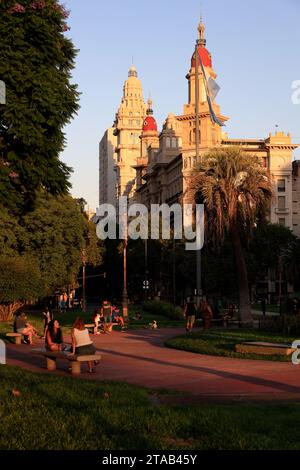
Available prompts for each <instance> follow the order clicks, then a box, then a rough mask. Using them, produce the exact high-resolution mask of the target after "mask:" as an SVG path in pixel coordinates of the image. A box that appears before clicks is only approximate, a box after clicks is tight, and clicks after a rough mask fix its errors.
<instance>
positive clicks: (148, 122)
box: [143, 116, 157, 132]
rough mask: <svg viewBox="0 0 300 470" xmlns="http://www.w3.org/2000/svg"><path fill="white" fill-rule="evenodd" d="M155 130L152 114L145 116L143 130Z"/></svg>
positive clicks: (155, 125)
mask: <svg viewBox="0 0 300 470" xmlns="http://www.w3.org/2000/svg"><path fill="white" fill-rule="evenodd" d="M149 131H153V132H157V124H156V121H155V119H154V117H153V116H147V117H145V119H144V123H143V132H149Z"/></svg>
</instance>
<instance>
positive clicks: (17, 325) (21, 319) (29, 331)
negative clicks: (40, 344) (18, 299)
mask: <svg viewBox="0 0 300 470" xmlns="http://www.w3.org/2000/svg"><path fill="white" fill-rule="evenodd" d="M14 332H15V333H20V334H21V335H24V337H26V338H28V341H29V344H33V341H32V338H33V336H35V337H36V338H40V337H41V336H40V335H39V334H38V332H37V331H36V329H35V328H34V326H32V325H31V324H30V323H29V322H28V321H27V317H26V315H25V312H23V311H21V312H19V313H18V314H17V316H16V319H15V321H14Z"/></svg>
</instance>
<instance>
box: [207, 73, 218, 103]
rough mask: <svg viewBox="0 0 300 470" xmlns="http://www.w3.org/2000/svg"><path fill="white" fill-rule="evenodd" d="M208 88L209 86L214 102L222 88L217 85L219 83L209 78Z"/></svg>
mask: <svg viewBox="0 0 300 470" xmlns="http://www.w3.org/2000/svg"><path fill="white" fill-rule="evenodd" d="M207 86H208V90H209V94H210V96H211V98H212V99H213V100H214V99H215V98H216V96H217V94H218V93H219V91H220V87H219V85H218V84H217V82H216V81H215V80H213V79H212V78H211V77H209V79H208V82H207Z"/></svg>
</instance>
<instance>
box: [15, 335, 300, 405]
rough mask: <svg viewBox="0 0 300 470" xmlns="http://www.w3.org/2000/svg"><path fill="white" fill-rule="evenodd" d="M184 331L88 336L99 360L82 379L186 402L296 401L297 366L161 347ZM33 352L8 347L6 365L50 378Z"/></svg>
mask: <svg viewBox="0 0 300 470" xmlns="http://www.w3.org/2000/svg"><path fill="white" fill-rule="evenodd" d="M182 333H183V330H182V329H171V328H167V329H159V330H157V331H151V330H133V331H128V332H125V333H121V332H118V331H115V332H113V333H112V334H111V335H103V334H102V335H99V336H92V338H93V340H94V342H95V345H96V347H97V349H98V351H99V352H100V353H101V354H102V356H103V359H102V361H101V363H100V364H99V365H98V366H97V368H96V370H97V373H96V374H94V375H91V374H88V373H83V374H82V375H81V377H82V378H88V379H94V380H95V379H96V380H105V381H107V380H118V381H126V382H129V383H131V384H136V385H141V386H145V387H149V388H165V389H173V390H178V391H182V392H188V393H191V394H192V395H193V396H194V398H193V397H190V398H188V401H189V402H193V400H196V402H197V400H208V401H210V400H212V401H218V400H220V401H224V400H226V399H227V400H229V401H230V400H234V401H236V400H238V401H239V400H245V399H246V400H255V401H256V400H262V399H263V400H270V399H271V400H297V401H298V400H299V401H300V365H299V366H295V365H292V363H281V362H278V363H276V362H271V361H255V360H241V359H231V358H224V357H213V356H205V355H199V354H194V353H190V352H185V351H178V350H175V349H169V348H166V347H164V341H165V340H166V339H167V338H170V337H173V336H176V335H178V334H182ZM42 344H43V342H42V341H39V342H38V345H39V346H42ZM35 347H37V345H35ZM31 348H32V347H31V346H28V345H21V346H16V345H9V346H8V351H7V356H8V364H10V365H16V366H19V367H21V368H23V369H28V370H32V371H36V372H41V371H44V372H45V373H47V374H49V375H51V374H53V372H48V371H46V370H45V364H44V361H43V358H41V357H37V356H34V355H33V354H32V353H31ZM67 367H68V364H67V362H66V361H62V362H60V361H58V370H57V372H55V373H57V374H59V375H61V374H62V375H66V373H67ZM85 370H86V369H85V365H84V366H83V371H84V372H85ZM174 402H176V396H174Z"/></svg>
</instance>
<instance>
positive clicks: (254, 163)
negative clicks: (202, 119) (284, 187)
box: [187, 147, 272, 326]
mask: <svg viewBox="0 0 300 470" xmlns="http://www.w3.org/2000/svg"><path fill="white" fill-rule="evenodd" d="M271 188H272V183H271V179H270V176H269V174H268V172H267V171H266V170H265V169H264V168H263V167H262V166H261V164H260V161H259V159H258V157H256V156H254V155H250V154H249V153H246V152H244V151H243V150H242V149H241V148H240V147H230V148H226V149H221V148H216V149H212V150H211V151H210V152H208V153H207V154H206V155H205V156H204V158H203V161H202V163H201V164H200V165H199V167H198V168H196V170H195V172H194V174H193V175H192V176H191V178H190V181H189V185H188V194H187V198H192V199H193V200H194V201H197V202H202V203H203V204H204V210H205V223H206V231H207V235H208V239H210V240H211V241H212V243H213V244H214V245H215V246H220V245H222V244H223V242H224V238H225V235H226V233H228V234H229V236H230V238H231V240H232V244H233V249H234V253H235V261H236V271H237V278H238V287H239V302H240V317H241V323H242V324H243V325H245V326H246V325H250V324H252V316H251V305H250V295H249V284H248V274H247V268H246V261H245V255H244V247H243V241H245V240H247V239H249V235H250V234H251V232H252V230H253V228H254V227H255V224H257V222H258V221H259V220H260V219H261V218H263V217H264V215H265V213H266V210H267V208H268V205H269V203H270V200H271V197H272V189H271Z"/></svg>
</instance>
